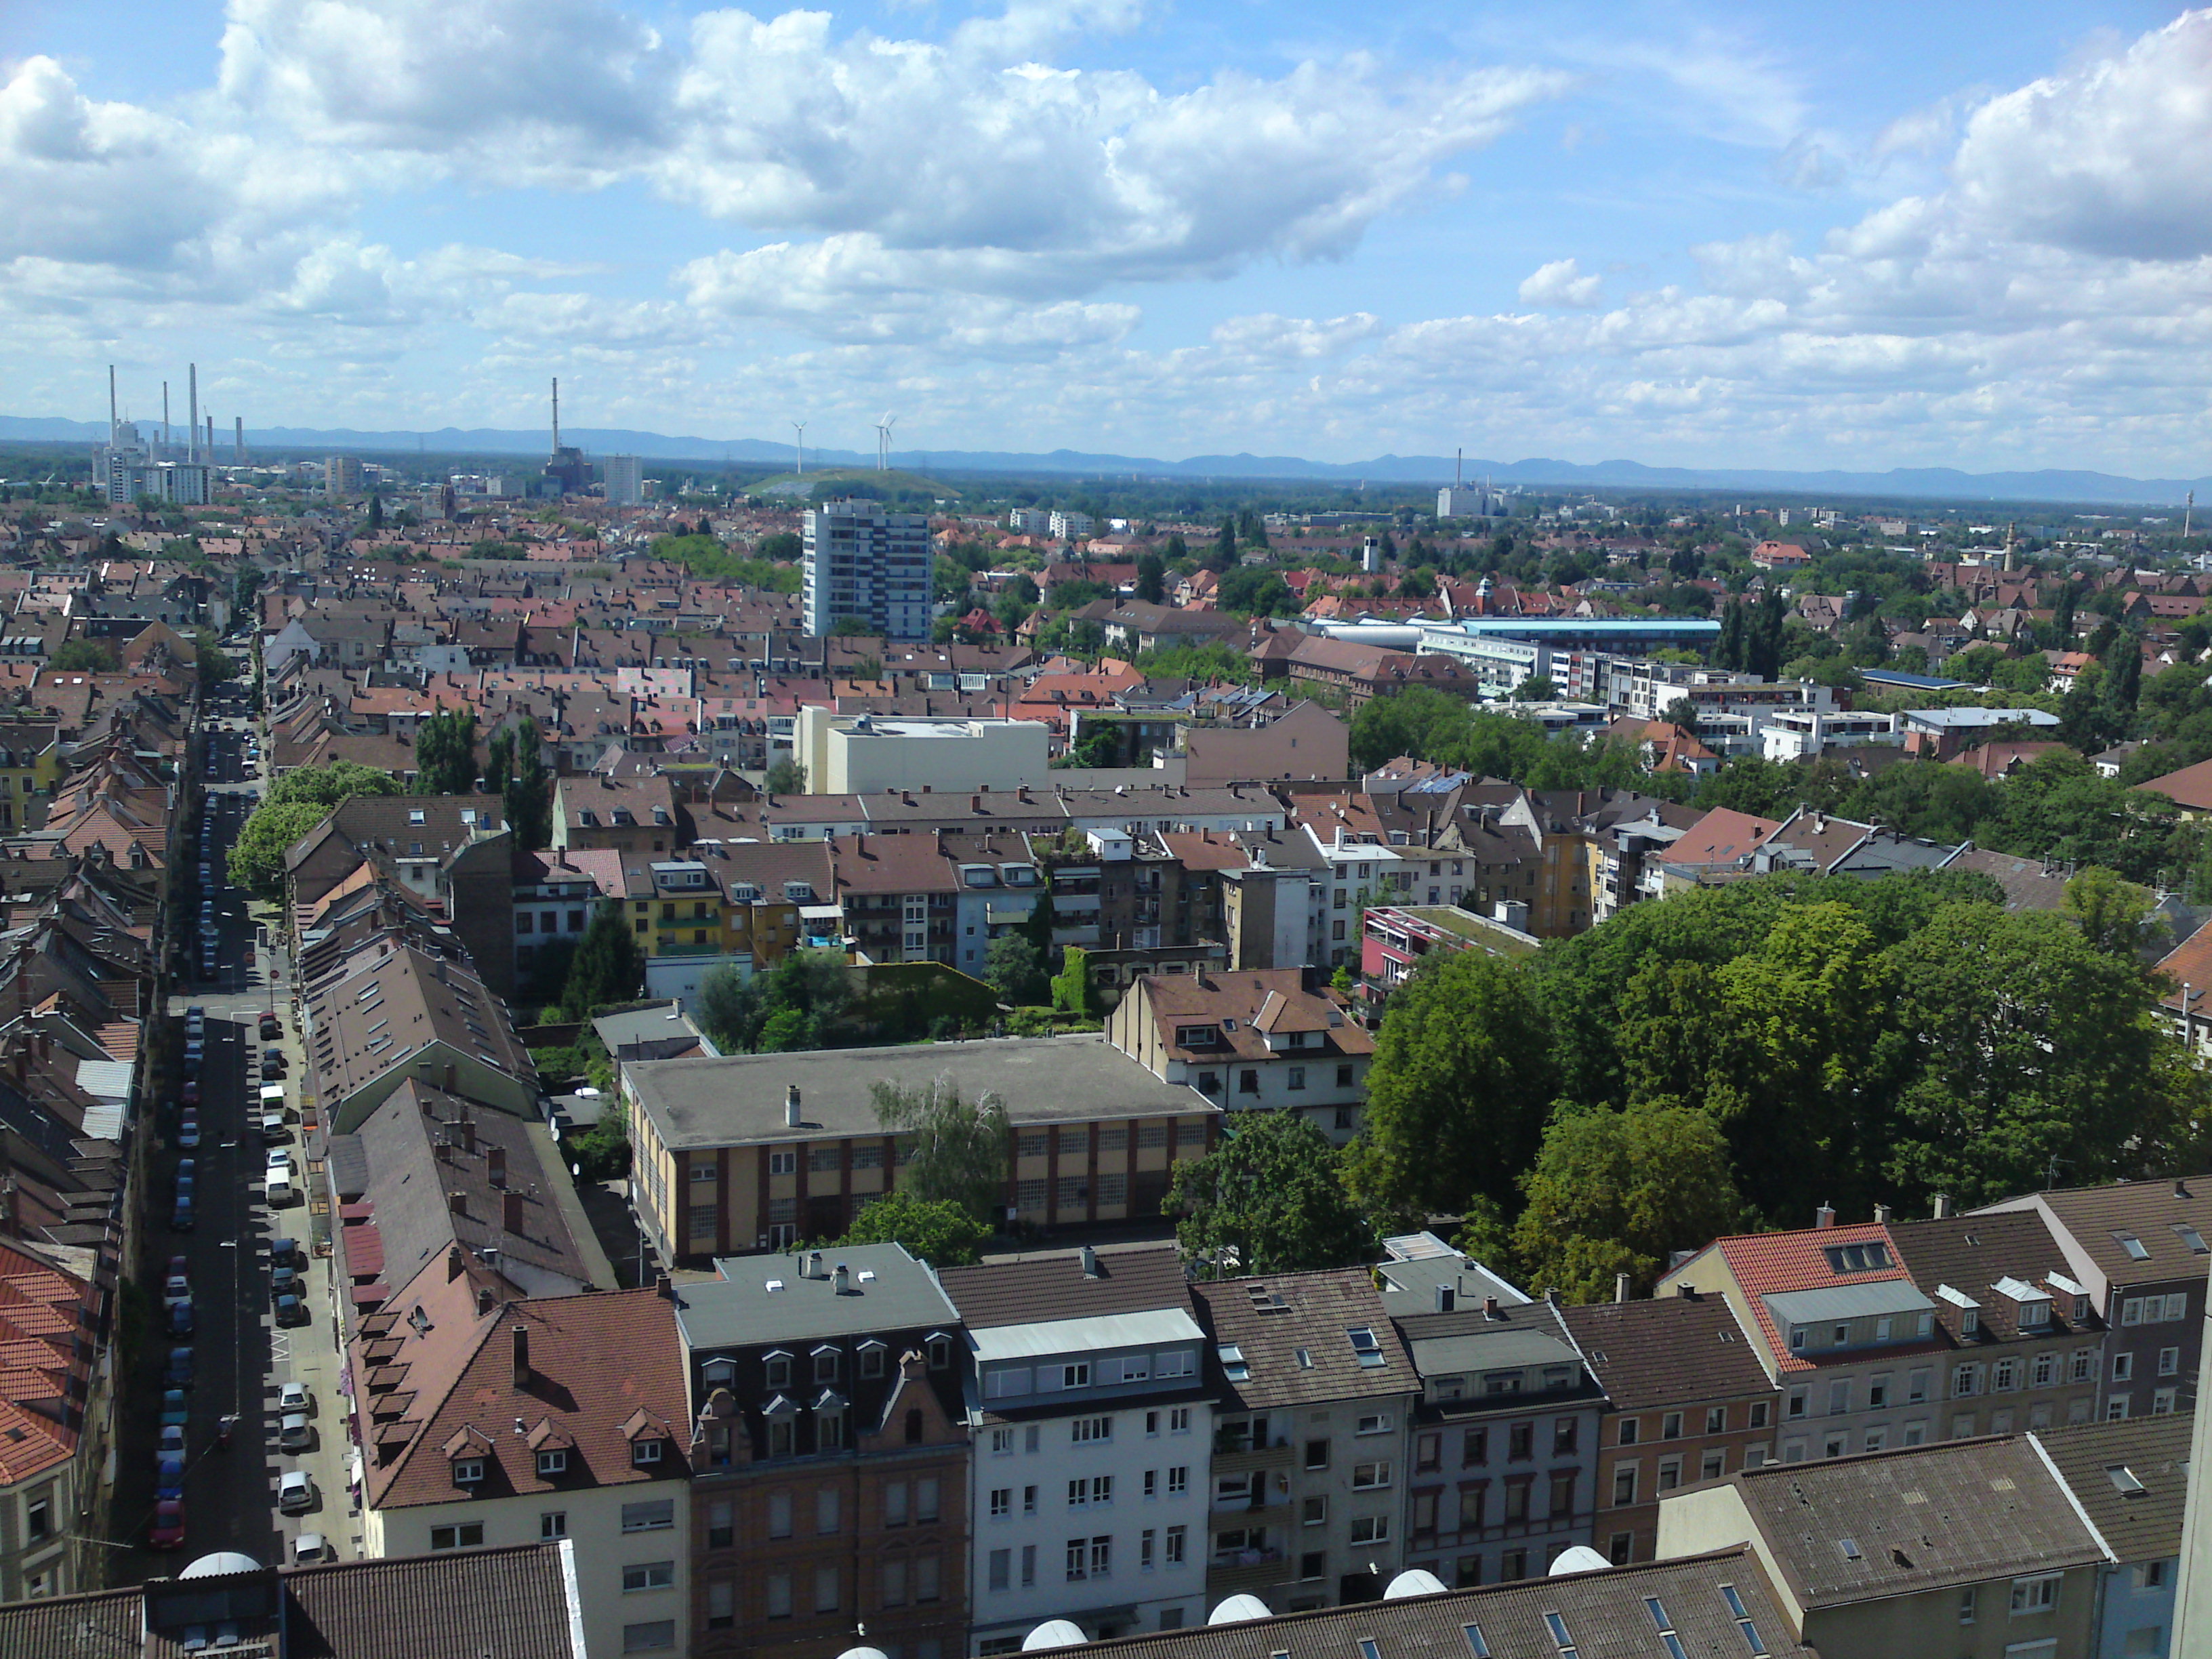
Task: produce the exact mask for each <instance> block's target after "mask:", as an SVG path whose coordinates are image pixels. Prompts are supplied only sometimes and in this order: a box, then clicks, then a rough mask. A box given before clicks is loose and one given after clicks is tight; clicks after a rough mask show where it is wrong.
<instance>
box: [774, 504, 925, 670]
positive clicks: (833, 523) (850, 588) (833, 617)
mask: <svg viewBox="0 0 2212 1659" xmlns="http://www.w3.org/2000/svg"><path fill="white" fill-rule="evenodd" d="M804 525H805V539H806V554H805V586H804V588H803V589H802V592H801V599H800V610H801V613H802V614H803V616H804V617H805V627H806V631H807V632H808V633H809V634H815V635H829V634H833V633H835V632H836V626H837V624H838V623H840V622H844V621H857V622H860V623H866V628H867V632H869V633H870V634H872V635H879V636H881V637H882V638H884V639H890V640H926V639H927V638H928V637H929V622H930V598H929V588H930V576H931V574H932V559H933V552H932V550H931V548H930V544H929V518H928V515H927V514H926V513H888V512H885V511H884V508H883V507H881V506H879V505H878V504H877V503H876V502H874V501H830V502H828V503H826V504H824V505H823V506H821V507H814V508H811V509H810V510H809V511H808V512H807V513H806V514H805V520H804Z"/></svg>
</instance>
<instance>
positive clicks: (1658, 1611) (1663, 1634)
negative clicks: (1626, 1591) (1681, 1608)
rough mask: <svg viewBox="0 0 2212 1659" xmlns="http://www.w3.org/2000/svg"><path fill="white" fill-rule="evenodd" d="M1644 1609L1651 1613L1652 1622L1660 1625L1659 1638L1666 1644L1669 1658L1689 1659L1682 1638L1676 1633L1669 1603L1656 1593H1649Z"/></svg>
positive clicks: (1645, 1599)
mask: <svg viewBox="0 0 2212 1659" xmlns="http://www.w3.org/2000/svg"><path fill="white" fill-rule="evenodd" d="M1644 1612H1646V1613H1650V1615H1651V1622H1652V1623H1653V1624H1654V1625H1655V1626H1657V1627H1658V1631H1659V1639H1660V1641H1661V1642H1662V1643H1664V1644H1666V1648H1667V1655H1668V1659H1689V1655H1688V1653H1687V1651H1686V1650H1685V1649H1684V1648H1683V1646H1682V1638H1680V1636H1677V1635H1676V1634H1675V1633H1674V1620H1673V1619H1671V1618H1669V1617H1668V1613H1667V1604H1666V1603H1665V1602H1663V1601H1661V1600H1660V1599H1659V1598H1658V1597H1657V1596H1656V1595H1647V1596H1645V1597H1644Z"/></svg>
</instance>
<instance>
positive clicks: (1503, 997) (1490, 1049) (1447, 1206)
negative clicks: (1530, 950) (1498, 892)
mask: <svg viewBox="0 0 2212 1659" xmlns="http://www.w3.org/2000/svg"><path fill="white" fill-rule="evenodd" d="M1551 1035H1552V1033H1551V1024H1550V1021H1549V1020H1548V1019H1547V1018H1546V1017H1545V1013H1544V1011H1543V1010H1542V1009H1541V1007H1539V1006H1537V1004H1536V1002H1535V1000H1534V999H1533V998H1532V997H1531V996H1530V995H1529V994H1528V982H1527V980H1526V978H1525V976H1524V975H1522V974H1521V973H1519V972H1518V971H1516V969H1513V968H1511V967H1510V966H1508V965H1507V964H1505V963H1502V962H1500V961H1498V960H1496V959H1494V958H1492V957H1487V956H1480V955H1476V954H1474V953H1473V952H1468V953H1464V954H1445V953H1443V952H1437V953H1432V954H1431V956H1430V957H1428V958H1427V959H1426V960H1425V961H1424V962H1423V963H1422V964H1421V966H1420V967H1419V969H1417V970H1416V971H1415V972H1414V973H1413V976H1412V977H1411V978H1409V979H1408V980H1407V981H1406V982H1405V983H1404V984H1403V985H1401V986H1400V987H1398V989H1397V990H1396V991H1395V993H1394V994H1392V996H1391V999H1390V1003H1389V1010H1388V1012H1386V1014H1385V1015H1384V1018H1383V1029H1382V1031H1381V1033H1380V1034H1379V1035H1378V1036H1377V1037H1376V1045H1375V1060H1374V1065H1373V1066H1372V1067H1371V1069H1370V1071H1369V1072H1368V1074H1367V1113H1366V1121H1365V1124H1364V1127H1362V1129H1361V1131H1360V1134H1359V1138H1358V1140H1356V1141H1354V1142H1353V1143H1352V1147H1351V1150H1350V1152H1349V1153H1348V1155H1347V1158H1346V1170H1345V1178H1346V1184H1347V1186H1348V1187H1349V1188H1350V1189H1351V1191H1352V1196H1353V1198H1354V1199H1355V1200H1357V1201H1358V1204H1359V1205H1360V1206H1362V1207H1363V1208H1364V1210H1365V1211H1366V1212H1367V1213H1368V1214H1369V1215H1370V1216H1373V1217H1376V1218H1389V1219H1390V1220H1392V1221H1393V1222H1396V1221H1404V1222H1406V1223H1407V1224H1409V1225H1420V1224H1421V1223H1422V1222H1424V1221H1425V1219H1426V1218H1427V1217H1428V1216H1429V1215H1431V1213H1451V1212H1458V1211H1459V1210H1461V1209H1462V1208H1464V1207H1465V1206H1466V1205H1467V1204H1468V1201H1469V1200H1471V1199H1473V1198H1474V1197H1475V1196H1476V1195H1477V1194H1485V1195H1487V1196H1488V1197H1490V1198H1492V1199H1493V1200H1497V1201H1498V1202H1499V1203H1501V1204H1504V1203H1510V1202H1512V1201H1513V1200H1514V1198H1515V1196H1516V1194H1515V1182H1516V1177H1517V1176H1519V1174H1520V1172H1521V1171H1522V1170H1525V1169H1527V1168H1528V1165H1529V1164H1530V1163H1531V1162H1532V1161H1533V1160H1534V1157H1535V1152H1536V1148H1537V1146H1538V1143H1539V1141H1540V1140H1541V1136H1542V1133H1543V1126H1544V1120H1545V1118H1546V1116H1547V1114H1548V1111H1549V1109H1550V1105H1551V1102H1552V1098H1553V1095H1554V1094H1555V1093H1556V1092H1557V1080H1558V1073H1557V1070H1556V1068H1555V1066H1553V1060H1552V1054H1551Z"/></svg>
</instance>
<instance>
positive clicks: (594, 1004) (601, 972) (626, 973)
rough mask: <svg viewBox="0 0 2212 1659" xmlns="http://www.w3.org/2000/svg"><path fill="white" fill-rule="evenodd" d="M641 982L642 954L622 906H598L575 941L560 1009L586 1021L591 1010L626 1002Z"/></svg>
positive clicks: (572, 1017)
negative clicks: (596, 911)
mask: <svg viewBox="0 0 2212 1659" xmlns="http://www.w3.org/2000/svg"><path fill="white" fill-rule="evenodd" d="M644 979H645V952H644V951H641V949H639V948H638V943H637V935H636V934H635V933H632V932H631V931H630V926H629V922H628V921H625V920H624V919H623V913H622V906H620V905H619V904H617V903H615V902H613V901H612V900H610V901H608V902H606V903H604V904H602V905H600V906H599V911H598V914H596V915H593V916H592V925H591V926H590V927H586V929H585V930H584V937H583V938H582V939H580V940H578V941H577V945H576V957H575V960H574V962H572V963H569V965H568V985H567V987H565V988H564V989H563V990H562V994H561V1005H562V1008H564V1009H565V1010H566V1011H567V1012H568V1017H569V1018H571V1019H578V1020H582V1019H589V1018H591V1017H592V1012H593V1011H594V1010H595V1009H599V1008H604V1007H605V1006H607V1005H608V1004H610V1003H614V1002H627V1001H629V1000H630V999H631V998H632V997H634V996H635V995H636V994H637V993H638V987H639V986H640V985H641V983H643V981H644Z"/></svg>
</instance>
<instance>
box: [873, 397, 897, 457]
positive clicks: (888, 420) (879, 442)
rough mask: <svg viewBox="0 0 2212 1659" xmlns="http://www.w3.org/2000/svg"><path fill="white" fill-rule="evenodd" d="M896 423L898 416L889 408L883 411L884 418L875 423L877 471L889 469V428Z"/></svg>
mask: <svg viewBox="0 0 2212 1659" xmlns="http://www.w3.org/2000/svg"><path fill="white" fill-rule="evenodd" d="M897 423H898V416H896V415H894V414H892V413H891V412H890V410H884V418H883V419H882V420H880V421H878V422H877V423H876V471H878V472H888V471H890V470H891V428H892V427H894V426H895V425H896V424H897Z"/></svg>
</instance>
